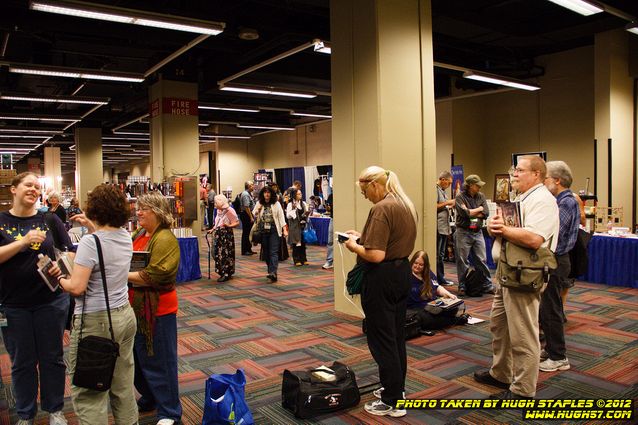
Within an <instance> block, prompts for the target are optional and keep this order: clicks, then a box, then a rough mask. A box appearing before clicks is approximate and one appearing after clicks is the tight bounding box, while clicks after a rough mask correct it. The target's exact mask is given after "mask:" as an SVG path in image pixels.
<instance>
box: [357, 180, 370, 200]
mask: <svg viewBox="0 0 638 425" xmlns="http://www.w3.org/2000/svg"><path fill="white" fill-rule="evenodd" d="M371 184H372V182H371V181H365V180H359V187H361V194H362V195H364V196H365V194H366V191H367V190H368V188H369V187H370V185H371Z"/></svg>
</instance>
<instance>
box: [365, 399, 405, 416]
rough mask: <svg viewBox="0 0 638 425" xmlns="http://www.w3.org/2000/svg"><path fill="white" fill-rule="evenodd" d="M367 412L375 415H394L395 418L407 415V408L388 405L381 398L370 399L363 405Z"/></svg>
mask: <svg viewBox="0 0 638 425" xmlns="http://www.w3.org/2000/svg"><path fill="white" fill-rule="evenodd" d="M363 408H364V409H365V411H366V412H368V413H370V414H371V415H375V416H386V415H387V416H392V417H393V418H400V417H402V416H405V415H407V413H408V412H407V410H405V409H395V408H394V407H392V406H388V405H387V404H385V403H384V402H382V401H381V400H375V401H369V402H367V403H366V404H365V406H363Z"/></svg>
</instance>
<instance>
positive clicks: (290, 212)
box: [286, 201, 297, 220]
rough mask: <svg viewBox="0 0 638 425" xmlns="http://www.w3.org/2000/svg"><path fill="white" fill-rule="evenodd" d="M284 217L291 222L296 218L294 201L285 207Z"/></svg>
mask: <svg viewBox="0 0 638 425" xmlns="http://www.w3.org/2000/svg"><path fill="white" fill-rule="evenodd" d="M286 217H287V218H291V219H293V220H294V219H296V218H297V210H296V208H295V207H294V201H293V202H291V203H289V204H288V206H287V207H286Z"/></svg>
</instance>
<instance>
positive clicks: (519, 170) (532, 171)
mask: <svg viewBox="0 0 638 425" xmlns="http://www.w3.org/2000/svg"><path fill="white" fill-rule="evenodd" d="M514 172H515V173H516V174H521V173H535V172H536V170H525V169H523V168H518V167H516V168H514Z"/></svg>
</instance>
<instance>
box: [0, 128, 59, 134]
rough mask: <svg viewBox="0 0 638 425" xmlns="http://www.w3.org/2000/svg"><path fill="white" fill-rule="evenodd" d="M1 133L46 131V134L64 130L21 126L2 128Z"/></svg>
mask: <svg viewBox="0 0 638 425" xmlns="http://www.w3.org/2000/svg"><path fill="white" fill-rule="evenodd" d="M0 133H45V134H63V133H64V131H62V130H53V129H44V128H43V129H39V128H38V129H36V128H20V127H4V128H0Z"/></svg>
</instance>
